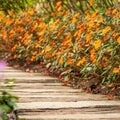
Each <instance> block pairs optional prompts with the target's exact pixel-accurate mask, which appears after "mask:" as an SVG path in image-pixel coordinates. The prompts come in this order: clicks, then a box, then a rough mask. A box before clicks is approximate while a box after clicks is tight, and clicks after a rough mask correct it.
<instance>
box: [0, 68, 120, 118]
mask: <svg viewBox="0 0 120 120" xmlns="http://www.w3.org/2000/svg"><path fill="white" fill-rule="evenodd" d="M0 74H3V75H4V77H5V78H16V82H15V83H11V84H12V85H13V86H14V90H12V91H11V93H14V94H15V95H17V96H19V101H18V108H19V112H18V114H19V118H26V120H120V101H119V100H107V98H106V97H105V96H103V95H92V94H87V93H84V92H82V91H81V90H80V89H73V88H69V87H67V86H62V83H59V81H58V80H57V79H56V78H52V77H49V76H43V75H41V74H40V73H26V72H22V71H20V70H15V69H13V68H11V67H6V70H4V71H1V72H0Z"/></svg>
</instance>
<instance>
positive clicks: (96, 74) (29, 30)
mask: <svg viewBox="0 0 120 120" xmlns="http://www.w3.org/2000/svg"><path fill="white" fill-rule="evenodd" d="M55 8H56V10H55V12H51V14H43V15H39V14H37V13H36V12H35V11H34V9H32V8H30V9H29V10H28V11H23V12H21V13H20V14H18V15H17V16H14V15H12V14H10V15H9V16H7V17H5V16H4V15H2V16H1V17H0V28H1V36H0V40H2V41H4V42H5V41H6V42H7V43H9V45H8V47H9V49H10V51H11V55H12V57H13V58H14V59H16V60H20V61H23V62H26V64H30V63H32V62H39V63H40V64H42V62H43V63H44V64H46V65H48V64H49V69H50V71H53V70H54V69H57V70H58V71H60V73H61V75H62V77H63V79H64V82H66V83H71V84H79V82H80V81H82V80H91V79H93V78H95V79H97V80H99V81H100V82H108V81H109V82H120V54H119V53H120V37H119V36H120V26H119V25H120V18H119V16H120V11H119V9H117V8H107V9H104V10H103V9H102V10H96V11H95V12H93V13H90V12H89V11H85V13H84V15H83V14H82V15H81V14H80V13H79V12H76V11H70V10H69V9H68V10H66V11H64V10H63V9H62V6H61V2H57V4H56V6H55ZM3 26H4V27H3Z"/></svg>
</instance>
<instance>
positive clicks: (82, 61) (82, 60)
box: [77, 57, 86, 66]
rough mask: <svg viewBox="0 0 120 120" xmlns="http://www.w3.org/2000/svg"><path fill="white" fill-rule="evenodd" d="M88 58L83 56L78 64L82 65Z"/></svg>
mask: <svg viewBox="0 0 120 120" xmlns="http://www.w3.org/2000/svg"><path fill="white" fill-rule="evenodd" d="M85 61H86V59H85V57H83V58H82V59H81V60H79V61H78V63H77V66H80V65H81V64H83V63H85Z"/></svg>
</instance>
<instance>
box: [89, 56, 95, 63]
mask: <svg viewBox="0 0 120 120" xmlns="http://www.w3.org/2000/svg"><path fill="white" fill-rule="evenodd" d="M90 58H91V60H92V61H93V62H94V63H95V62H96V55H95V54H91V55H90Z"/></svg>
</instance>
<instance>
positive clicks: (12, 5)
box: [0, 0, 39, 14]
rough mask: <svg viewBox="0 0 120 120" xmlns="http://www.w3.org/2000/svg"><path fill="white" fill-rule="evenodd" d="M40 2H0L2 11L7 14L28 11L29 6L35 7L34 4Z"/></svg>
mask: <svg viewBox="0 0 120 120" xmlns="http://www.w3.org/2000/svg"><path fill="white" fill-rule="evenodd" d="M38 1H39V0H0V10H2V11H4V12H5V13H6V14H8V13H9V11H11V10H14V12H18V11H20V10H23V9H26V8H27V7H28V6H33V5H34V3H37V2H38Z"/></svg>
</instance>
